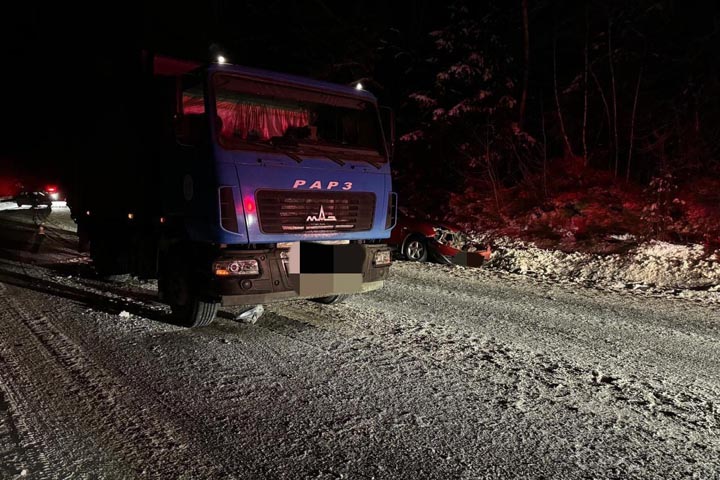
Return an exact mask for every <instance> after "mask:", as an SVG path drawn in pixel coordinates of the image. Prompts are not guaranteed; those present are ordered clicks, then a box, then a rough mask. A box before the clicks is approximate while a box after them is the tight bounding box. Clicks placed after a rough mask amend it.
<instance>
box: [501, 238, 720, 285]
mask: <svg viewBox="0 0 720 480" xmlns="http://www.w3.org/2000/svg"><path fill="white" fill-rule="evenodd" d="M494 243H495V249H494V252H493V256H492V258H491V259H490V261H489V262H488V263H487V267H488V268H491V269H497V270H503V271H508V272H513V273H522V274H534V275H538V276H542V277H549V278H568V279H571V280H574V281H578V282H582V283H589V284H597V285H598V286H608V287H622V288H630V287H636V286H641V285H646V286H651V287H658V288H663V289H708V290H717V289H720V254H719V252H715V253H714V254H712V255H708V254H707V252H705V250H704V248H703V246H702V245H674V244H670V243H665V242H659V241H652V242H649V243H645V244H642V245H640V246H638V247H637V248H635V249H634V250H632V251H630V252H629V253H626V254H612V255H597V254H586V253H564V252H560V251H558V250H544V249H541V248H537V247H536V246H535V245H533V244H528V243H524V242H520V241H514V240H510V239H506V238H503V239H499V240H497V239H496V240H495V242H494Z"/></svg>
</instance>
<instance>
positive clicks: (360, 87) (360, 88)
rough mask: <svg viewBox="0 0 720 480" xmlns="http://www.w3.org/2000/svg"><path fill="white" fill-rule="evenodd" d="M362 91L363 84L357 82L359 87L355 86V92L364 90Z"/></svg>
mask: <svg viewBox="0 0 720 480" xmlns="http://www.w3.org/2000/svg"><path fill="white" fill-rule="evenodd" d="M362 89H363V84H362V83H360V82H357V85H355V90H362Z"/></svg>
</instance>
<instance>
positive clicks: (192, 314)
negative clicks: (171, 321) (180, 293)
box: [170, 297, 220, 328]
mask: <svg viewBox="0 0 720 480" xmlns="http://www.w3.org/2000/svg"><path fill="white" fill-rule="evenodd" d="M219 306H220V302H217V301H215V300H207V301H205V300H201V299H200V298H198V297H194V298H192V299H189V301H188V303H187V304H186V305H171V306H170V308H172V313H173V317H175V318H176V319H177V323H178V324H179V325H182V326H183V327H188V328H200V327H207V326H208V325H210V324H211V323H212V322H213V320H215V316H216V315H217V311H218V307H219Z"/></svg>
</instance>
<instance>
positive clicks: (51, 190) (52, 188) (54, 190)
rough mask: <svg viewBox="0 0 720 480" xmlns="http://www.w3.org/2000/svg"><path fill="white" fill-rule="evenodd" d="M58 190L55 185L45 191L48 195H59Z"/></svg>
mask: <svg viewBox="0 0 720 480" xmlns="http://www.w3.org/2000/svg"><path fill="white" fill-rule="evenodd" d="M57 189H58V188H57V187H56V186H55V185H48V186H47V187H45V191H47V192H48V193H57Z"/></svg>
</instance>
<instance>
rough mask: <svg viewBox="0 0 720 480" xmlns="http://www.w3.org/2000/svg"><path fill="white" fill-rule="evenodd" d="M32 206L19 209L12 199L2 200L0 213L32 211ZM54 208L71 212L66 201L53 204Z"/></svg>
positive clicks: (0, 201)
mask: <svg viewBox="0 0 720 480" xmlns="http://www.w3.org/2000/svg"><path fill="white" fill-rule="evenodd" d="M30 208H31V207H30V205H23V206H22V207H18V206H17V203H15V201H13V200H12V199H8V198H5V199H2V200H0V211H3V210H30ZM52 208H53V210H69V208H68V206H67V203H65V202H64V201H61V202H52Z"/></svg>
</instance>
